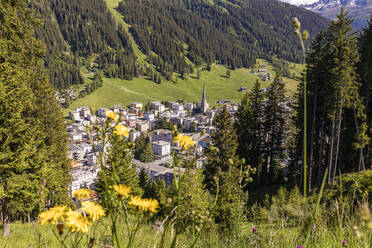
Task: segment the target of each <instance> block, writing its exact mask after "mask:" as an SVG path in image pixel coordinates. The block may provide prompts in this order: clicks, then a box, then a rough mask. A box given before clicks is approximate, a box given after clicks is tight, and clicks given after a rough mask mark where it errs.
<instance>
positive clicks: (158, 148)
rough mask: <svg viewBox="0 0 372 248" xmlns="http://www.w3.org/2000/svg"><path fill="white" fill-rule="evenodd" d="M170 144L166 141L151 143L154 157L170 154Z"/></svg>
mask: <svg viewBox="0 0 372 248" xmlns="http://www.w3.org/2000/svg"><path fill="white" fill-rule="evenodd" d="M170 148H171V143H170V142H166V141H162V140H161V141H156V142H153V143H152V150H153V151H154V154H155V155H158V156H162V157H163V156H167V155H169V154H170Z"/></svg>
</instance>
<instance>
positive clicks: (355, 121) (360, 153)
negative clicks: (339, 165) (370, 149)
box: [353, 109, 364, 172]
mask: <svg viewBox="0 0 372 248" xmlns="http://www.w3.org/2000/svg"><path fill="white" fill-rule="evenodd" d="M353 113H354V123H355V128H356V131H357V133H359V125H358V120H357V115H356V113H355V109H354V110H353ZM358 152H359V154H358V172H360V171H361V167H362V162H363V148H362V147H360V148H359V149H358ZM363 166H364V162H363Z"/></svg>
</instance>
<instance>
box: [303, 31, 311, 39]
mask: <svg viewBox="0 0 372 248" xmlns="http://www.w3.org/2000/svg"><path fill="white" fill-rule="evenodd" d="M309 36H310V35H309V32H308V31H307V30H305V31H303V32H302V39H303V40H307V39H309Z"/></svg>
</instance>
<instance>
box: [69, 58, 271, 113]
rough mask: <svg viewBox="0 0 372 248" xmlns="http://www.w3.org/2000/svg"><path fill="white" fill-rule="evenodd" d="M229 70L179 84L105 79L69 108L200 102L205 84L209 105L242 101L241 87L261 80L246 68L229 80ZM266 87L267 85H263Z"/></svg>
mask: <svg viewBox="0 0 372 248" xmlns="http://www.w3.org/2000/svg"><path fill="white" fill-rule="evenodd" d="M225 75H226V68H225V67H224V66H221V65H213V66H212V71H211V72H207V71H203V72H202V73H201V78H200V79H196V77H195V75H191V76H190V77H189V79H188V80H181V79H180V78H178V83H177V84H175V83H173V82H169V81H166V80H163V81H162V83H161V84H156V83H154V82H152V81H150V80H147V79H144V78H135V79H133V80H132V81H127V80H121V79H108V78H105V79H104V84H103V87H102V88H99V89H98V90H96V91H95V92H94V93H92V94H90V95H88V96H86V97H84V98H82V99H79V100H77V101H76V102H74V103H73V104H72V105H71V106H70V109H74V108H76V107H79V106H91V107H100V106H102V107H111V106H113V105H114V104H122V105H124V106H126V105H127V104H128V103H130V102H132V101H140V102H147V101H151V100H170V101H173V100H177V99H180V98H181V99H185V100H186V101H191V102H198V101H200V99H201V95H202V88H203V82H205V83H206V87H207V99H208V102H209V103H211V104H213V103H215V102H216V101H217V100H219V99H230V100H234V101H239V100H240V99H241V97H242V96H243V94H244V93H242V92H240V91H238V90H239V89H240V87H241V86H245V87H248V89H250V88H252V86H253V84H254V82H255V81H256V79H258V77H257V76H256V75H253V74H251V73H250V72H249V70H247V69H238V70H235V71H232V73H231V77H230V78H226V77H225ZM262 85H263V86H266V85H267V83H264V82H263V83H262Z"/></svg>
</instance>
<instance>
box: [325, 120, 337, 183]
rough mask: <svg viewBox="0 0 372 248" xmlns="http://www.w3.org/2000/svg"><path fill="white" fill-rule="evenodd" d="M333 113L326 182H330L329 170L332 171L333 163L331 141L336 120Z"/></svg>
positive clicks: (332, 140)
mask: <svg viewBox="0 0 372 248" xmlns="http://www.w3.org/2000/svg"><path fill="white" fill-rule="evenodd" d="M335 115H336V114H335V113H334V114H333V116H334V119H333V120H332V131H331V137H330V141H329V142H330V144H329V152H328V175H327V176H328V183H330V182H331V171H332V163H333V142H334V137H335V125H336V120H335V118H336V117H335Z"/></svg>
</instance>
